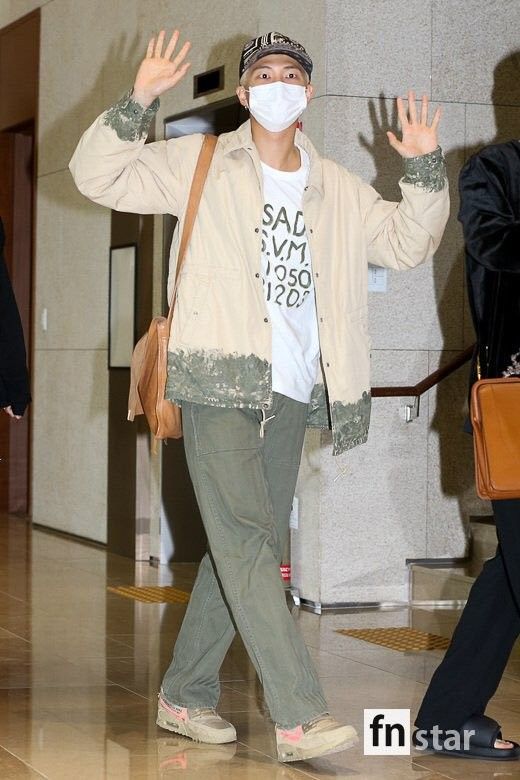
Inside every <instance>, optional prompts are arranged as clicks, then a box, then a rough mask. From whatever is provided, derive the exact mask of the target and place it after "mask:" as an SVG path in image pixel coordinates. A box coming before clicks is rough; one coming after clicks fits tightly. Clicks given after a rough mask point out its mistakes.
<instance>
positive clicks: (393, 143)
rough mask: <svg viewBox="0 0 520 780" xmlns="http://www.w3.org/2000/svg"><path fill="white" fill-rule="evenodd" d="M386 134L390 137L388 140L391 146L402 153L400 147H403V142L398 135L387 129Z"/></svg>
mask: <svg viewBox="0 0 520 780" xmlns="http://www.w3.org/2000/svg"><path fill="white" fill-rule="evenodd" d="M386 136H387V138H388V142H389V144H390V146H391V147H392V148H393V149H395V150H396V151H397V152H399V154H400V153H401V152H400V149H401V146H402V144H401V142H400V141H398V140H397V137H396V136H395V135H394V133H392V131H391V130H387V131H386Z"/></svg>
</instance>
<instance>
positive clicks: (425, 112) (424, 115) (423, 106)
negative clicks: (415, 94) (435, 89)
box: [421, 95, 428, 125]
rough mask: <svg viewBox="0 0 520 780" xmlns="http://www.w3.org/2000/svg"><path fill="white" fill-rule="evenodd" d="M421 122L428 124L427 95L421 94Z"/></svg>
mask: <svg viewBox="0 0 520 780" xmlns="http://www.w3.org/2000/svg"><path fill="white" fill-rule="evenodd" d="M421 124H422V125H427V124H428V95H423V96H422V101H421Z"/></svg>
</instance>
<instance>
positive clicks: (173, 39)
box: [164, 30, 180, 60]
mask: <svg viewBox="0 0 520 780" xmlns="http://www.w3.org/2000/svg"><path fill="white" fill-rule="evenodd" d="M179 35H180V33H179V31H178V30H174V31H173V33H172V37H171V38H170V41H169V43H168V46H167V47H166V51H165V52H164V57H165V59H167V60H169V59H170V57H171V56H172V54H173V52H174V51H175V47H176V46H177V41H178V40H179Z"/></svg>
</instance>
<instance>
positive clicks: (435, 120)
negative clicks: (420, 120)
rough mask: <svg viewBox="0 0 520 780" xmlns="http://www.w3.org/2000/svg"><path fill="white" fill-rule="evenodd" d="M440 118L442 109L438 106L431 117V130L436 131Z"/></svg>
mask: <svg viewBox="0 0 520 780" xmlns="http://www.w3.org/2000/svg"><path fill="white" fill-rule="evenodd" d="M441 116H442V108H441V107H440V106H439V107H438V109H437V110H436V112H435V114H434V115H433V119H432V130H437V128H438V126H439V122H440V121H441Z"/></svg>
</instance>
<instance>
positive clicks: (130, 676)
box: [0, 518, 520, 780]
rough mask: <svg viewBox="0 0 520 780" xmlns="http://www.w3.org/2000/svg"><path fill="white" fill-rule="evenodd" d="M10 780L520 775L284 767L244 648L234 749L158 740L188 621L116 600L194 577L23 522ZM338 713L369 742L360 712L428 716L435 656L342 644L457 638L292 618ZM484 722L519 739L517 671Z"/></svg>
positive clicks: (378, 616)
mask: <svg viewBox="0 0 520 780" xmlns="http://www.w3.org/2000/svg"><path fill="white" fill-rule="evenodd" d="M0 546H1V557H0V778H1V780H6V779H9V780H11V779H12V780H15V779H16V780H18V778H38V777H40V778H41V777H45V778H50V779H51V780H98V779H99V780H102V779H103V778H111V779H112V778H113V779H114V780H126V778H136V779H137V778H170V777H174V776H176V777H179V778H181V777H182V778H186V780H188V779H189V780H192V779H193V780H223V779H224V778H226V780H227V779H228V778H229V780H304V779H305V778H336V780H340V778H357V780H362V778H385V779H386V778H389V779H392V778H395V779H396V780H406V779H407V778H417V779H419V778H421V779H422V778H425V779H426V778H428V780H438V779H439V778H454V779H455V778H457V780H458V779H459V778H471V779H472V780H473V778H511V777H517V778H520V762H519V763H517V762H514V763H507V764H506V763H502V764H499V763H497V762H478V761H467V760H464V759H446V758H443V757H435V756H428V755H422V754H421V755H419V756H418V755H417V754H414V755H412V756H391V757H370V756H364V755H363V746H362V742H361V744H360V745H358V746H357V747H356V748H354V749H352V750H350V751H347V752H344V753H339V754H335V755H331V756H328V757H324V758H322V759H315V760H312V761H307V762H300V763H297V764H292V765H283V764H279V763H278V762H277V761H276V760H275V758H274V756H275V749H274V742H273V727H272V724H271V723H270V721H269V719H268V717H267V716H266V713H265V710H264V705H263V700H262V693H261V689H260V688H259V686H258V685H257V683H256V681H255V675H254V671H253V668H252V666H251V664H250V663H249V661H248V659H247V656H246V654H245V652H244V650H243V647H242V646H241V644H240V641H238V640H237V641H235V643H234V645H233V647H232V649H231V651H230V653H229V655H228V657H227V658H226V661H225V664H224V667H223V670H222V682H223V684H222V697H221V702H220V708H219V709H220V712H221V714H222V715H224V716H225V717H226V718H228V719H229V720H231V721H232V722H233V723H234V724H235V726H236V728H237V732H238V742H237V743H236V744H232V745H224V746H211V745H201V744H195V743H193V742H191V741H190V740H187V739H184V738H182V737H178V738H176V737H174V736H173V735H172V736H169V735H168V734H167V733H166V732H162V731H161V730H159V729H158V728H157V727H156V725H155V711H156V701H157V698H156V695H157V690H158V686H159V683H160V680H161V676H162V672H163V670H164V669H165V667H166V665H167V664H168V662H169V659H170V655H171V649H172V646H173V643H174V640H175V636H176V634H177V631H178V628H179V625H180V622H181V620H182V616H183V614H184V611H185V606H183V605H177V604H145V603H139V602H136V601H132V600H129V599H126V598H122V597H121V596H118V595H116V594H114V593H111V592H108V591H107V587H108V586H111V585H132V584H136V585H155V584H160V585H170V584H172V585H174V586H175V587H177V588H179V589H183V588H189V586H190V583H191V582H192V580H193V574H194V567H193V566H191V565H187V564H186V565H177V566H175V567H174V571H173V572H172V571H170V569H169V568H167V567H159V568H152V567H150V566H148V565H147V564H141V563H139V564H135V563H133V562H132V561H129V560H128V559H125V558H121V557H119V556H115V555H109V554H107V553H106V552H105V551H104V550H102V549H98V548H95V547H92V546H89V545H86V544H82V543H80V542H77V541H71V540H68V539H65V538H62V537H59V536H56V535H52V534H49V533H46V532H44V531H41V530H34V531H32V530H31V528H30V526H28V525H27V524H26V523H25V522H23V521H21V520H18V519H10V520H9V519H7V518H0ZM293 614H294V619H295V620H296V621H297V622H298V625H299V627H300V629H301V631H302V633H303V635H304V637H305V640H306V642H307V644H308V646H309V649H310V652H311V654H312V656H313V658H314V660H315V662H316V664H317V667H318V669H319V674H320V676H321V678H322V681H323V685H324V688H325V692H326V695H327V697H328V701H329V704H330V708H331V711H332V712H333V714H334V715H336V717H338V718H339V719H342V720H344V721H346V722H348V723H353V724H354V725H355V726H356V728H357V729H358V731H359V733H360V735H362V723H363V709H364V708H369V707H373V708H411V709H412V711H414V710H415V708H416V707H417V705H418V703H419V701H420V699H421V696H422V694H423V692H424V690H425V685H426V683H427V681H428V679H429V677H430V675H431V673H432V670H433V669H434V668H435V666H436V664H437V663H438V661H439V658H440V657H441V653H440V651H425V652H418V653H401V652H396V651H394V650H388V649H386V648H384V647H380V646H377V645H371V644H367V643H366V642H362V641H360V640H359V639H355V638H353V637H348V636H344V635H341V634H338V633H336V631H335V629H337V628H356V627H358V628H363V627H379V626H406V625H413V626H414V627H419V628H421V629H423V630H429V631H432V632H434V633H443V632H444V633H446V631H449V630H450V628H451V627H452V626H453V624H454V621H455V620H456V617H457V615H456V614H455V613H453V612H452V611H444V610H440V611H439V610H437V611H428V610H425V609H422V610H413V611H412V610H396V611H388V612H370V611H364V612H363V611H360V612H357V613H355V614H342V615H325V616H322V617H318V616H316V615H313V614H310V613H309V612H305V611H298V610H296V609H294V610H293ZM488 712H489V714H490V715H492V716H493V717H495V718H497V719H498V720H499V721H500V722H501V723H502V725H503V728H504V733H505V734H506V736H512V737H513V738H514V737H516V738H518V737H520V661H518V660H512V661H511V662H510V664H509V667H508V671H507V675H506V676H505V677H504V679H503V681H502V684H501V686H500V689H499V691H498V693H497V695H496V696H495V698H494V700H493V702H492V706H490V708H489V710H488Z"/></svg>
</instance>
